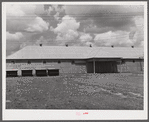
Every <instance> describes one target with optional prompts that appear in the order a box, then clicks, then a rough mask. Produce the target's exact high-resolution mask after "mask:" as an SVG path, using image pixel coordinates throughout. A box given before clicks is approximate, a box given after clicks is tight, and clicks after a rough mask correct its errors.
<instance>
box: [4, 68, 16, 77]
mask: <svg viewBox="0 0 149 122" xmlns="http://www.w3.org/2000/svg"><path fill="white" fill-rule="evenodd" d="M17 76H18V69H8V70H7V71H6V77H17Z"/></svg>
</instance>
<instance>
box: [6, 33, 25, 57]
mask: <svg viewBox="0 0 149 122" xmlns="http://www.w3.org/2000/svg"><path fill="white" fill-rule="evenodd" d="M23 38H24V36H23V34H22V33H21V32H16V33H14V34H12V33H9V32H6V52H7V54H6V55H9V54H11V53H12V52H15V51H16V50H18V49H19V47H20V44H21V43H22V39H23Z"/></svg>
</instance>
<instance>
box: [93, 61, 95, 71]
mask: <svg viewBox="0 0 149 122" xmlns="http://www.w3.org/2000/svg"><path fill="white" fill-rule="evenodd" d="M93 67H94V74H95V59H93Z"/></svg>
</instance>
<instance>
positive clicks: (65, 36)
mask: <svg viewBox="0 0 149 122" xmlns="http://www.w3.org/2000/svg"><path fill="white" fill-rule="evenodd" d="M79 26H80V23H79V22H77V21H76V20H75V18H73V17H69V16H64V17H63V18H62V20H61V23H59V24H57V27H56V28H51V30H52V31H54V33H55V34H57V37H56V40H57V41H58V42H59V43H60V44H65V43H67V42H72V43H74V42H75V40H76V39H77V37H78V35H79V33H78V32H77V29H78V28H79Z"/></svg>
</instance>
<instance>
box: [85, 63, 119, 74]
mask: <svg viewBox="0 0 149 122" xmlns="http://www.w3.org/2000/svg"><path fill="white" fill-rule="evenodd" d="M93 64H94V63H93V61H92V62H87V73H94V66H93ZM117 72H118V70H117V62H116V61H95V73H117Z"/></svg>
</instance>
